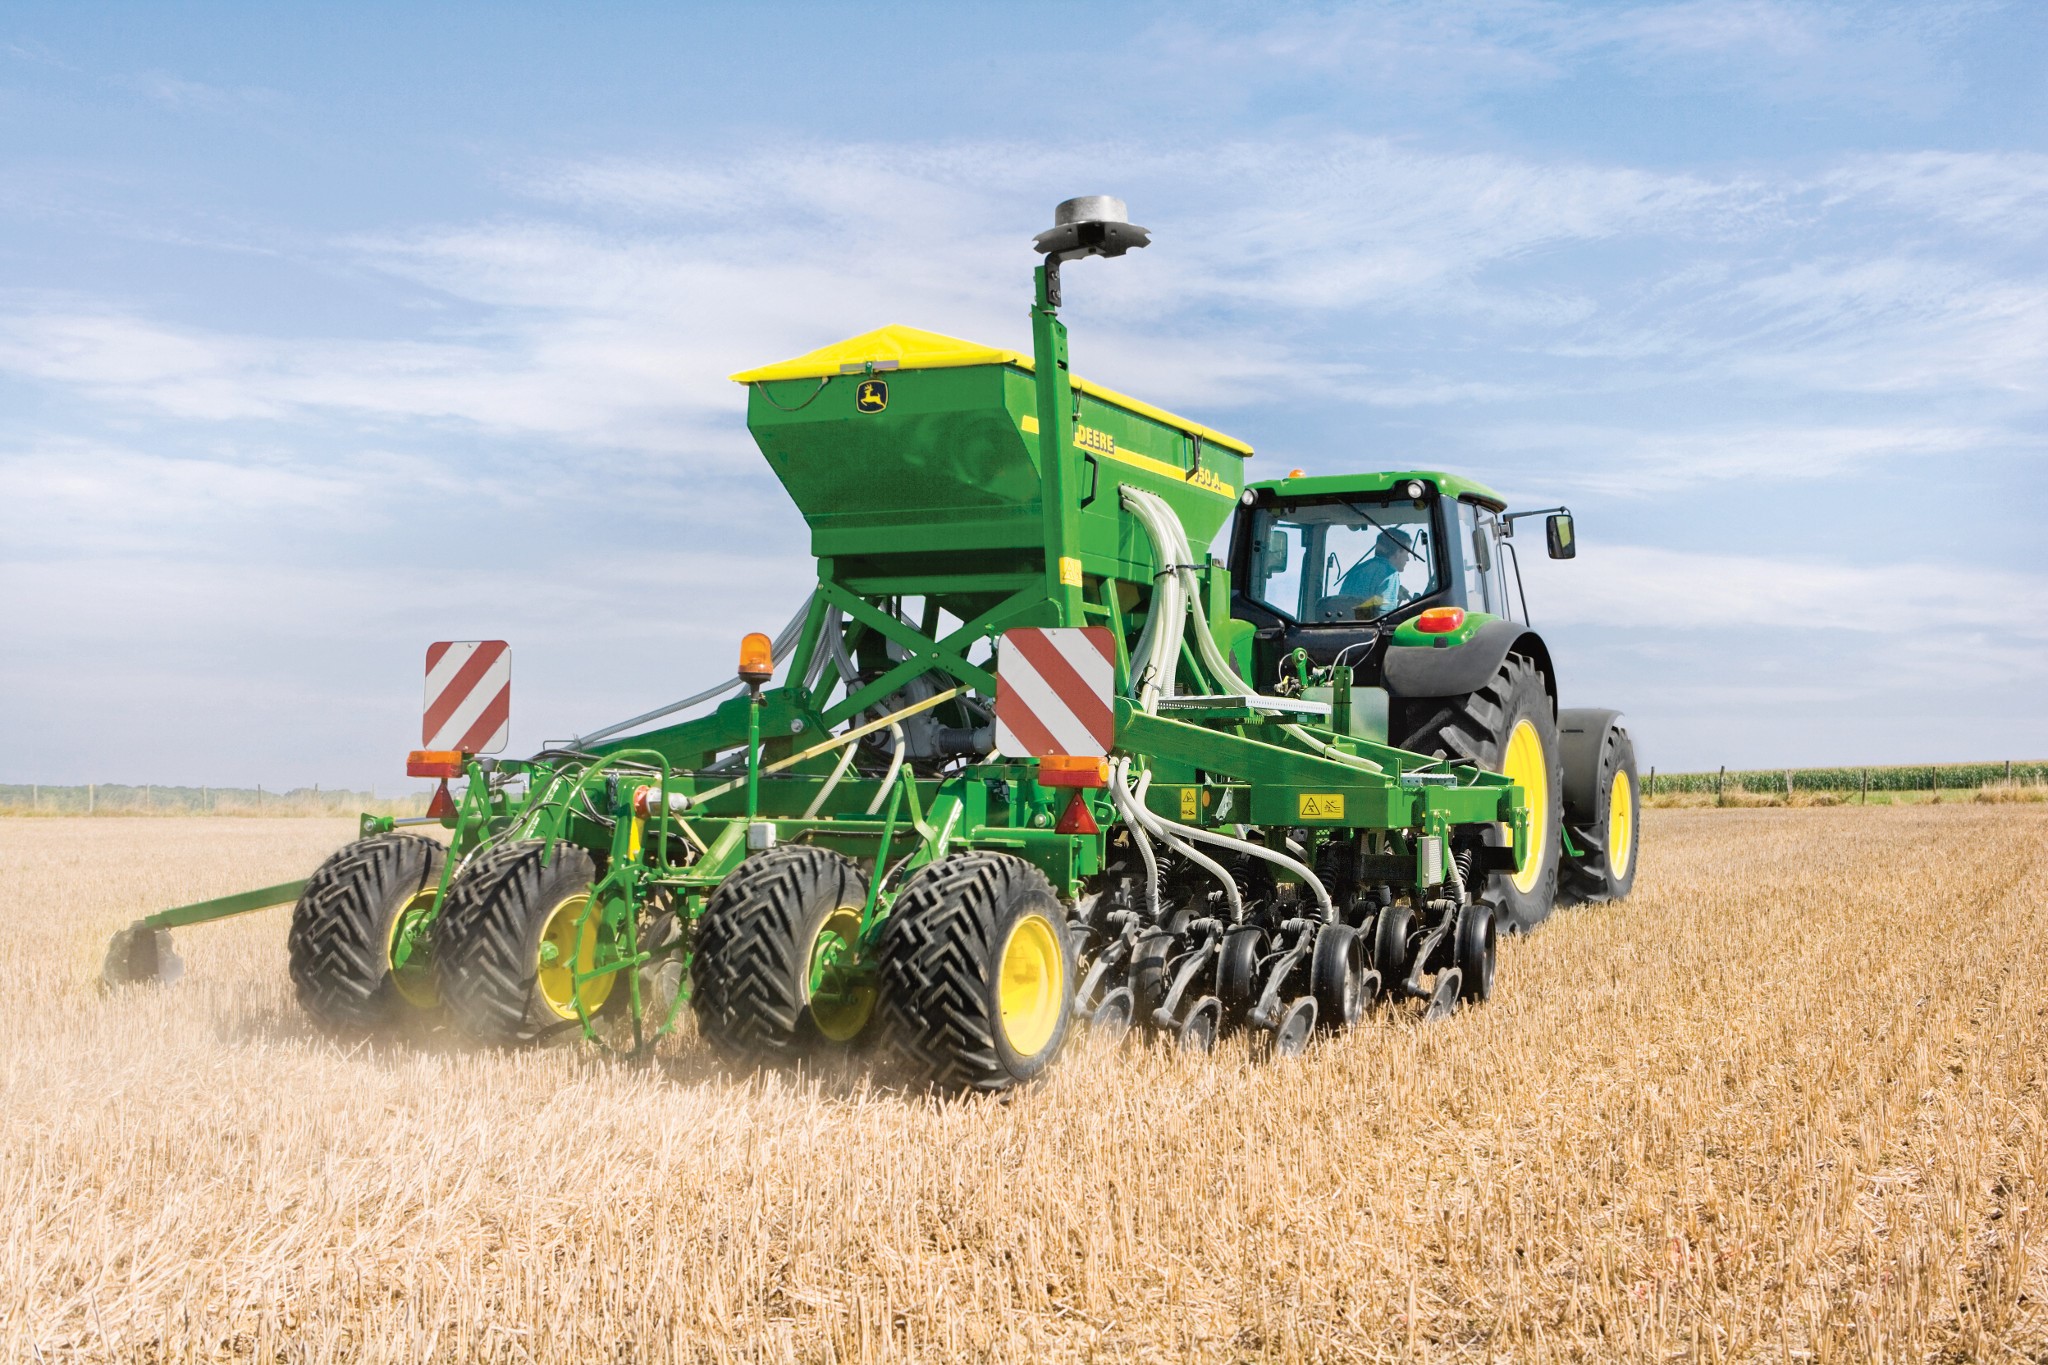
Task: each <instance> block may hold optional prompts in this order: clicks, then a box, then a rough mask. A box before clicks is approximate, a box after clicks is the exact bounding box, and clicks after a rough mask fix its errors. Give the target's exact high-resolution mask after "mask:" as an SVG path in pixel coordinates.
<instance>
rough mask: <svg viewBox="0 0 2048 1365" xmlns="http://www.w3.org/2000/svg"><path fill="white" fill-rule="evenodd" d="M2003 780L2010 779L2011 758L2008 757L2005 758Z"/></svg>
mask: <svg viewBox="0 0 2048 1365" xmlns="http://www.w3.org/2000/svg"><path fill="white" fill-rule="evenodd" d="M2005 780H2006V781H2008V782H2010V781H2012V760H2011V759H2009V758H2008V759H2007V760H2005Z"/></svg>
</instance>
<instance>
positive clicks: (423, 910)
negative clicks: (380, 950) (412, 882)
mask: <svg viewBox="0 0 2048 1365" xmlns="http://www.w3.org/2000/svg"><path fill="white" fill-rule="evenodd" d="M436 889H437V888H434V887H428V888H427V889H426V890H424V891H416V892H414V893H413V895H412V896H411V898H410V899H408V900H407V901H406V903H405V904H404V905H401V906H399V907H398V913H397V914H395V915H393V916H392V917H391V941H390V942H389V943H386V944H385V945H384V961H385V963H386V965H387V966H389V967H390V969H391V984H392V985H393V986H395V987H397V988H398V998H399V999H401V1000H403V1001H405V1003H406V1004H408V1005H411V1006H412V1007H413V1008H414V1009H416V1010H430V1009H433V1008H435V1007H436V1006H438V1005H439V1004H440V1003H441V992H440V991H439V990H437V989H436V988H435V986H434V961H433V959H432V958H430V957H428V956H427V955H426V953H425V952H423V951H422V950H421V949H420V947H419V946H418V944H417V940H418V939H419V937H420V936H419V935H417V934H415V935H413V938H414V940H415V942H414V943H413V944H411V945H407V946H406V947H405V949H404V951H403V952H401V951H400V945H401V943H402V941H403V940H404V939H405V938H406V930H407V929H409V928H411V927H412V926H413V925H414V924H415V923H417V922H418V921H419V919H420V918H421V917H422V916H424V915H426V914H428V913H429V912H430V911H432V910H433V908H434V894H435V891H436Z"/></svg>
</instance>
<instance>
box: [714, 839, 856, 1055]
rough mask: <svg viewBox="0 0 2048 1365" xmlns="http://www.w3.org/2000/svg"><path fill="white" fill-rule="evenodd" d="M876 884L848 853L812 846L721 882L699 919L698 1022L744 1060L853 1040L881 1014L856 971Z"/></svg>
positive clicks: (789, 848) (751, 864)
mask: <svg viewBox="0 0 2048 1365" xmlns="http://www.w3.org/2000/svg"><path fill="white" fill-rule="evenodd" d="M866 903H867V887H866V885H865V883H864V882H863V880H862V878H861V875H860V869H859V868H857V867H855V866H854V864H853V861H852V860H851V859H849V858H847V857H846V856H844V855H843V854H839V853H834V852H832V851H831V850H829V849H823V848H814V847H811V846H808V845H804V844H786V845H784V846H783V847H781V848H773V849H769V850H767V851H766V852H764V853H757V854H755V855H754V856H753V857H751V858H748V859H747V860H746V861H745V862H743V863H741V864H740V865H739V866H738V867H737V868H735V869H734V870H733V872H732V874H731V875H730V876H728V877H727V878H726V879H725V880H724V881H722V882H720V883H719V884H718V889H717V890H716V891H713V892H712V893H711V900H710V902H709V903H708V904H707V905H706V906H705V907H704V915H703V918H702V919H700V920H698V922H697V952H696V961H695V963H694V965H693V966H692V968H691V977H692V980H693V982H694V985H695V989H694V991H693V992H692V996H691V1000H692V1003H693V1004H694V1005H695V1007H696V1011H697V1029H698V1031H699V1032H700V1033H702V1034H703V1035H704V1037H705V1038H706V1039H707V1040H708V1041H709V1042H710V1043H711V1045H712V1046H713V1047H715V1048H717V1049H718V1050H719V1051H720V1052H722V1053H724V1054H725V1055H726V1056H727V1057H730V1058H733V1059H735V1060H739V1059H748V1060H755V1061H784V1060H791V1059H794V1058H797V1057H800V1056H802V1055H804V1054H805V1053H806V1052H808V1051H810V1050H811V1049H812V1048H813V1047H815V1046H817V1045H818V1044H819V1043H820V1042H821V1041H823V1042H830V1043H850V1042H852V1041H853V1040H854V1039H855V1038H857V1037H859V1036H860V1033H861V1031H862V1030H863V1029H865V1028H866V1027H867V1024H868V1019H869V1017H870V1016H871V1015H872V1014H873V1013H874V1005H875V990H874V987H873V986H872V985H869V984H861V983H858V982H855V981H853V980H852V979H851V978H850V975H849V969H850V968H851V967H852V965H853V959H854V956H855V954H856V952H857V951H858V950H859V948H860V928H861V910H862V907H863V906H864V905H865V904H866Z"/></svg>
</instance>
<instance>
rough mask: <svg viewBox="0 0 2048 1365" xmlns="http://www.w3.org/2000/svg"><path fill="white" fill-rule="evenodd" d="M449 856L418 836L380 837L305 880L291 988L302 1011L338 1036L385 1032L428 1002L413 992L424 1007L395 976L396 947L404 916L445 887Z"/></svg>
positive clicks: (295, 926)
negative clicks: (445, 863) (402, 988)
mask: <svg viewBox="0 0 2048 1365" xmlns="http://www.w3.org/2000/svg"><path fill="white" fill-rule="evenodd" d="M446 856H447V855H446V852H445V850H443V849H442V847H441V845H440V844H438V843H436V842H435V841H434V840H432V839H426V838H422V837H420V836H419V835H417V834H380V835H378V836H376V837H375V838H372V839H361V840H358V841H357V842H355V843H352V844H349V845H348V846H347V847H345V848H343V849H341V850H340V851H339V852H337V853H335V854H333V855H332V856H330V857H329V858H328V859H327V861H326V862H324V863H322V864H320V867H319V869H318V870H317V871H315V872H314V873H313V875H312V876H311V877H309V878H307V879H306V889H305V890H304V891H302V892H300V893H299V901H298V904H297V905H295V906H293V907H292V927H291V935H290V937H289V939H288V940H287V945H288V950H289V953H290V958H291V976H292V987H293V989H294V991H296V993H297V994H298V997H299V1004H300V1006H301V1007H303V1008H304V1009H305V1011H306V1013H307V1014H309V1015H311V1016H312V1017H313V1019H314V1021H315V1022H316V1023H318V1024H319V1025H320V1026H321V1027H323V1028H327V1029H333V1030H337V1031H341V1032H366V1031H370V1030H374V1029H379V1028H383V1027H385V1026H387V1025H389V1024H393V1023H396V1022H397V1021H398V1020H400V1019H402V1018H404V1017H405V1016H406V1015H408V1014H411V1013H413V1012H414V1011H415V1009H417V1008H420V1007H423V1006H424V1005H426V1004H427V1003H428V1002H430V1001H431V998H432V991H431V984H432V976H431V975H426V976H424V977H422V978H421V981H422V984H423V986H424V987H425V988H426V989H425V993H424V995H422V992H421V989H420V988H419V987H412V988H410V989H412V990H413V993H414V995H415V997H417V998H418V1001H419V1003H418V1004H416V1003H415V1001H413V1000H408V999H407V998H406V995H405V994H404V993H403V992H401V991H400V989H399V983H398V980H397V978H396V976H395V975H394V973H393V970H392V962H391V957H392V940H393V938H394V937H395V936H396V933H397V931H398V927H399V917H400V916H401V915H402V914H403V913H404V912H405V910H406V908H407V907H408V906H411V905H414V904H415V903H416V902H417V901H419V899H420V898H421V897H431V896H432V895H433V893H434V890H435V888H436V887H437V886H438V885H439V883H440V880H441V862H442V859H443V858H445V857H446Z"/></svg>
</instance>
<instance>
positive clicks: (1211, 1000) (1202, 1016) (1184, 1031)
mask: <svg viewBox="0 0 2048 1365" xmlns="http://www.w3.org/2000/svg"><path fill="white" fill-rule="evenodd" d="M1222 1030H1223V1002H1222V1001H1221V1000H1218V999H1217V998H1216V997H1215V996H1213V995H1205V996H1203V997H1202V998H1201V999H1200V1000H1197V1001H1196V1002H1195V1005H1194V1008H1193V1009H1191V1010H1189V1011H1188V1014H1187V1018H1185V1019H1183V1020H1181V1021H1180V1029H1179V1031H1178V1033H1177V1034H1176V1037H1178V1039H1179V1040H1180V1050H1181V1051H1182V1052H1214V1051H1215V1050H1216V1035H1217V1034H1218V1033H1220V1032H1222Z"/></svg>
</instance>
